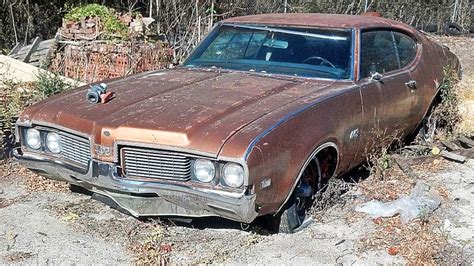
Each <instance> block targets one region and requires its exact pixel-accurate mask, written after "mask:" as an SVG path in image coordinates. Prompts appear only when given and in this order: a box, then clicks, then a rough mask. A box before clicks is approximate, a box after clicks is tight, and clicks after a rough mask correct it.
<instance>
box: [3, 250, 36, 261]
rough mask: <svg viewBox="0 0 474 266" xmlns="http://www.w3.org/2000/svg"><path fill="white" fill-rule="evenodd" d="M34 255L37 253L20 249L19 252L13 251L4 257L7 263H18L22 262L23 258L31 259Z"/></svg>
mask: <svg viewBox="0 0 474 266" xmlns="http://www.w3.org/2000/svg"><path fill="white" fill-rule="evenodd" d="M33 256H35V254H32V253H30V252H23V251H18V252H12V253H10V254H8V255H6V256H5V257H3V259H4V260H5V261H6V262H7V263H18V262H21V261H23V260H26V259H29V258H31V257H33Z"/></svg>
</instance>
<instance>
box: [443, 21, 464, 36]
mask: <svg viewBox="0 0 474 266" xmlns="http://www.w3.org/2000/svg"><path fill="white" fill-rule="evenodd" d="M444 30H445V32H446V34H448V35H449V36H459V35H462V32H463V30H462V27H461V26H460V25H459V24H457V23H454V22H448V23H446V26H445V27H444Z"/></svg>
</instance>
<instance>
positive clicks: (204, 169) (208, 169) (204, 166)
mask: <svg viewBox="0 0 474 266" xmlns="http://www.w3.org/2000/svg"><path fill="white" fill-rule="evenodd" d="M215 174H216V168H215V167H214V164H213V163H212V162H211V161H209V160H206V159H197V160H196V161H195V162H194V175H195V176H196V178H197V179H198V180H199V181H201V182H206V183H208V182H211V181H212V179H214V176H215Z"/></svg>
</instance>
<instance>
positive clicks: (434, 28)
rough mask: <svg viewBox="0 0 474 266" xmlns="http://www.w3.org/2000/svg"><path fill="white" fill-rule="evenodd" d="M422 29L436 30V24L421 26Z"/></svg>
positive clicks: (431, 31) (427, 30)
mask: <svg viewBox="0 0 474 266" xmlns="http://www.w3.org/2000/svg"><path fill="white" fill-rule="evenodd" d="M423 30H424V31H426V32H430V33H433V32H438V25H437V24H428V25H426V26H424V27H423Z"/></svg>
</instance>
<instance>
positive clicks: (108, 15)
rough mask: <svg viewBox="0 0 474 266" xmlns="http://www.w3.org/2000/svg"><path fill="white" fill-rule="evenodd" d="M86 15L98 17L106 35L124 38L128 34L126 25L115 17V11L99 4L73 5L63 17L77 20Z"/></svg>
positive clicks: (86, 16)
mask: <svg viewBox="0 0 474 266" xmlns="http://www.w3.org/2000/svg"><path fill="white" fill-rule="evenodd" d="M88 17H96V18H98V19H99V20H100V21H101V22H102V23H103V29H104V31H105V32H106V33H107V34H108V35H113V36H117V37H120V38H124V37H126V36H127V34H128V27H127V25H125V24H124V23H123V22H122V21H120V20H119V19H118V18H117V16H116V14H115V11H114V10H113V9H111V8H107V7H105V6H103V5H99V4H89V5H84V6H80V7H75V8H73V9H72V10H71V11H70V12H69V13H67V14H66V15H65V16H64V19H65V20H67V21H73V22H79V21H80V20H82V19H85V18H88Z"/></svg>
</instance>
